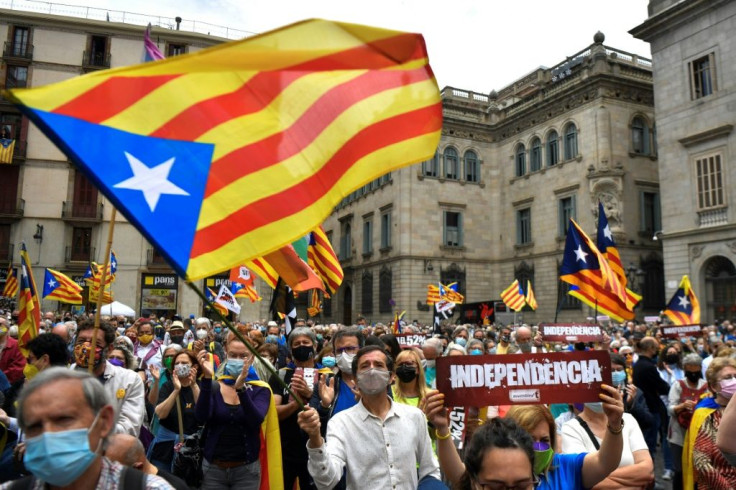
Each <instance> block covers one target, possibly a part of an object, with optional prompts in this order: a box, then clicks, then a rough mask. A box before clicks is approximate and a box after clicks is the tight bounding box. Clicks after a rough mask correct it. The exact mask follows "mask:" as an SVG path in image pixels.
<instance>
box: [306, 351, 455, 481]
mask: <svg viewBox="0 0 736 490" xmlns="http://www.w3.org/2000/svg"><path fill="white" fill-rule="evenodd" d="M352 370H353V372H355V373H356V377H357V381H358V389H359V392H360V401H359V402H358V403H357V404H356V405H355V406H354V407H352V408H350V409H348V410H344V411H342V412H340V413H339V414H338V415H336V416H335V417H333V419H332V420H331V421H330V423H329V425H328V426H327V436H326V441H327V442H325V438H323V437H322V434H321V431H320V426H321V425H320V417H319V415H318V413H317V412H316V411H315V410H314V409H312V408H309V409H307V410H305V411H303V412H301V413H300V414H299V426H300V427H301V428H302V430H303V431H304V432H306V433H307V434H308V436H309V442H308V443H307V451H308V452H309V473H310V474H311V475H312V478H313V479H314V482H315V484H316V485H317V488H319V489H322V488H325V489H326V488H333V487H334V486H335V485H336V484H337V483H338V481H339V480H340V477H341V476H342V474H343V470H346V472H347V488H348V489H358V488H367V487H370V488H391V489H398V490H404V489H406V490H409V489H411V490H415V489H416V488H417V486H418V484H419V481H421V480H422V479H423V478H425V477H433V478H439V477H440V472H439V465H438V463H437V459H436V458H435V457H434V454H433V453H432V443H431V441H430V439H429V433H428V431H427V420H426V418H425V417H424V414H423V413H422V412H421V411H420V410H419V409H417V408H415V407H412V406H409V405H404V404H401V403H395V402H394V401H393V400H391V399H390V398H389V397H388V394H387V392H386V389H387V387H388V386H389V385H390V383H391V381H392V378H393V373H392V371H393V359H391V357H390V356H389V355H388V354H387V353H386V352H385V351H384V350H383V349H381V348H380V347H378V346H375V345H371V346H367V347H364V348H362V349H361V350H360V351H358V353H357V354H356V356H355V358H354V359H353V363H352Z"/></svg>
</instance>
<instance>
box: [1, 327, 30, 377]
mask: <svg viewBox="0 0 736 490" xmlns="http://www.w3.org/2000/svg"><path fill="white" fill-rule="evenodd" d="M8 331H9V327H8V320H6V319H5V318H0V371H2V372H3V373H5V376H7V378H8V382H10V384H11V385H12V384H13V383H15V382H17V381H20V380H21V379H23V368H24V367H25V365H26V359H25V357H23V353H21V351H20V349H19V348H18V341H17V340H15V339H14V338H13V337H11V336H10V335H8Z"/></svg>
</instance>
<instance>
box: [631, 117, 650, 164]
mask: <svg viewBox="0 0 736 490" xmlns="http://www.w3.org/2000/svg"><path fill="white" fill-rule="evenodd" d="M631 147H632V148H633V150H634V153H638V154H640V155H649V153H650V150H649V126H647V123H646V121H645V120H644V119H643V118H642V117H639V116H636V117H635V118H634V119H633V120H632V121H631Z"/></svg>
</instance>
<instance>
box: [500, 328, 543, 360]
mask: <svg viewBox="0 0 736 490" xmlns="http://www.w3.org/2000/svg"><path fill="white" fill-rule="evenodd" d="M516 345H517V346H518V347H519V352H518V354H536V353H538V352H546V351H545V350H544V347H537V346H535V345H534V344H533V342H532V331H531V329H530V328H529V327H525V326H521V327H519V328H518V329H517V330H516ZM497 353H498V352H497Z"/></svg>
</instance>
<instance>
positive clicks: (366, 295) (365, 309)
mask: <svg viewBox="0 0 736 490" xmlns="http://www.w3.org/2000/svg"><path fill="white" fill-rule="evenodd" d="M361 289H362V292H361V299H362V301H361V303H362V304H361V309H362V311H361V313H363V314H364V315H370V314H371V313H373V273H372V272H370V271H364V272H363V278H362V280H361Z"/></svg>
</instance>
